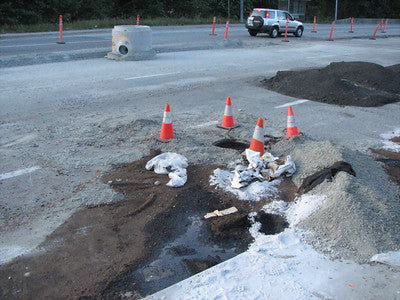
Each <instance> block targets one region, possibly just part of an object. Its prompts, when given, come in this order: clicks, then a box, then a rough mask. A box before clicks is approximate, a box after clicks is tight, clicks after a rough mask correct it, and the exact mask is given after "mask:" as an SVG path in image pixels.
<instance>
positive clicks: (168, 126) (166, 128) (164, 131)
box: [160, 104, 174, 142]
mask: <svg viewBox="0 0 400 300" xmlns="http://www.w3.org/2000/svg"><path fill="white" fill-rule="evenodd" d="M173 138H174V128H173V126H172V121H171V109H170V107H169V104H165V108H164V117H163V122H162V124H161V132H160V140H161V141H163V142H169V140H170V139H173Z"/></svg>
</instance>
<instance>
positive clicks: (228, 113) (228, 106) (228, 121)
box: [218, 97, 238, 129]
mask: <svg viewBox="0 0 400 300" xmlns="http://www.w3.org/2000/svg"><path fill="white" fill-rule="evenodd" d="M218 127H219V128H223V129H232V128H235V127H238V126H235V120H234V118H233V112H232V99H231V97H227V98H226V102H225V111H224V117H223V119H222V124H221V125H218Z"/></svg>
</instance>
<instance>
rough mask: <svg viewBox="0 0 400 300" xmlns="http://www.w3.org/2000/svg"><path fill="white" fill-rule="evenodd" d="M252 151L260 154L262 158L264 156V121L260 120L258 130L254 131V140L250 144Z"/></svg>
mask: <svg viewBox="0 0 400 300" xmlns="http://www.w3.org/2000/svg"><path fill="white" fill-rule="evenodd" d="M249 149H250V150H253V151H256V152H260V156H263V155H264V120H263V118H258V120H257V125H256V128H255V129H254V134H253V138H252V139H251V143H250V147H249Z"/></svg>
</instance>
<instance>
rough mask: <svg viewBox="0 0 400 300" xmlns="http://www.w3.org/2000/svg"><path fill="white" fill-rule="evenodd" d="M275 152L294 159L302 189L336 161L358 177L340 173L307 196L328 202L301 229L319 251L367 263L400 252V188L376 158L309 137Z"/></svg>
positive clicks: (288, 142) (282, 144) (280, 146)
mask: <svg viewBox="0 0 400 300" xmlns="http://www.w3.org/2000/svg"><path fill="white" fill-rule="evenodd" d="M271 151H272V153H274V154H276V155H282V154H285V153H290V154H291V155H292V156H293V159H294V160H295V162H296V166H297V167H298V172H297V173H296V175H295V176H294V177H293V181H294V183H295V184H296V185H297V186H298V187H299V186H300V185H301V183H302V180H303V179H304V178H306V177H307V176H309V175H312V174H313V173H315V172H316V171H319V170H321V169H323V168H325V167H329V166H331V165H332V164H333V163H334V162H335V161H341V160H344V161H346V162H348V163H350V164H351V165H352V167H353V169H354V170H355V172H356V177H354V176H352V175H350V174H348V173H345V172H338V173H337V174H336V176H335V177H334V178H333V179H332V180H331V181H327V180H326V181H324V182H323V183H322V184H320V185H318V186H317V187H316V188H314V189H313V190H311V191H309V192H308V193H307V194H310V195H326V196H327V199H328V200H327V201H326V202H325V204H324V205H323V206H322V208H321V209H320V210H318V211H316V212H315V213H313V214H312V215H311V216H310V217H309V218H307V219H306V220H304V221H303V222H302V223H300V224H299V226H300V227H301V228H303V229H305V230H307V231H308V232H310V234H309V235H308V236H307V240H308V242H309V243H311V244H312V245H313V246H314V247H315V248H316V249H319V250H320V251H322V252H325V253H329V254H331V255H332V257H340V258H346V259H354V260H355V261H357V262H367V261H368V260H369V259H370V258H371V256H372V255H374V254H376V253H380V252H386V251H389V250H398V249H399V248H400V236H399V234H398V233H399V232H400V216H399V214H398V212H399V211H400V201H399V195H400V194H399V188H398V186H396V185H395V184H394V183H393V182H391V181H390V180H389V178H388V175H387V174H386V173H385V171H384V170H383V169H382V167H381V166H380V164H379V163H378V162H376V161H374V160H373V158H372V157H370V156H368V155H366V154H363V153H360V152H355V151H351V150H349V149H346V148H339V147H336V146H334V145H333V144H331V143H330V142H328V141H314V140H311V139H309V138H307V137H304V136H303V137H296V138H293V139H289V140H282V141H281V142H278V143H277V144H275V145H274V146H273V147H272V149H271Z"/></svg>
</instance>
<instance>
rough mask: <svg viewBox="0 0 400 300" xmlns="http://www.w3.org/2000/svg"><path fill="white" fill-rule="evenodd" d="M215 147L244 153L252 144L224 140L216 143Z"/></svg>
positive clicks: (235, 140)
mask: <svg viewBox="0 0 400 300" xmlns="http://www.w3.org/2000/svg"><path fill="white" fill-rule="evenodd" d="M213 146H217V147H220V148H228V149H234V150H239V151H244V150H245V149H247V148H249V146H250V144H248V143H245V142H241V141H239V140H237V139H222V140H218V141H216V142H214V143H213Z"/></svg>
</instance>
